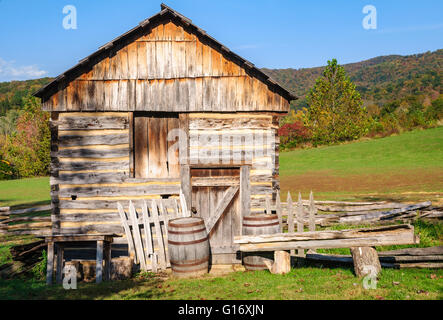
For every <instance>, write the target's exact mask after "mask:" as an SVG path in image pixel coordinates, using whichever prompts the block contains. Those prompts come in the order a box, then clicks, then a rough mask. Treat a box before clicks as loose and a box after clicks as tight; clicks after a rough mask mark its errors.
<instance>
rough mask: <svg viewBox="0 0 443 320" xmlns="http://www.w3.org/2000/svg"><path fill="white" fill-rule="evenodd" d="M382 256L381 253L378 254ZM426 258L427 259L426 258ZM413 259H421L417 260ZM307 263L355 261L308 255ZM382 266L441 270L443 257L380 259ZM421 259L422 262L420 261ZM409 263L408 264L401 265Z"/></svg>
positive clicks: (333, 256) (329, 256) (326, 255)
mask: <svg viewBox="0 0 443 320" xmlns="http://www.w3.org/2000/svg"><path fill="white" fill-rule="evenodd" d="M378 254H379V255H380V252H378ZM424 257H426V258H424ZM411 258H419V259H417V260H414V259H411ZM305 259H306V260H307V261H312V262H318V263H330V264H353V263H354V261H353V259H352V256H351V255H328V254H313V253H308V254H306V257H305ZM379 259H380V263H381V266H382V267H384V268H441V267H443V263H442V262H435V261H443V256H423V258H421V257H408V256H403V257H380V258H379ZM420 259H421V260H420ZM399 262H407V263H399Z"/></svg>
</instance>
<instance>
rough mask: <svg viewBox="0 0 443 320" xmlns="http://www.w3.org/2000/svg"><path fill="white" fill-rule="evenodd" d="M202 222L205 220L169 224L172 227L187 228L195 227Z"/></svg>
mask: <svg viewBox="0 0 443 320" xmlns="http://www.w3.org/2000/svg"><path fill="white" fill-rule="evenodd" d="M202 224H203V225H204V224H205V222H204V221H203V220H202V221H198V222H192V223H184V224H175V223H171V222H169V226H170V227H173V228H189V227H196V226H199V225H202Z"/></svg>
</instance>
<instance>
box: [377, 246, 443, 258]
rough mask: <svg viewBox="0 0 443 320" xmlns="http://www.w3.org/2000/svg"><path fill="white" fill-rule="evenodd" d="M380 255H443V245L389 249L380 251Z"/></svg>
mask: <svg viewBox="0 0 443 320" xmlns="http://www.w3.org/2000/svg"><path fill="white" fill-rule="evenodd" d="M378 255H379V256H404V255H408V256H421V255H423V256H427V255H443V246H438V247H427V248H406V249H398V250H389V251H382V252H379V254H378Z"/></svg>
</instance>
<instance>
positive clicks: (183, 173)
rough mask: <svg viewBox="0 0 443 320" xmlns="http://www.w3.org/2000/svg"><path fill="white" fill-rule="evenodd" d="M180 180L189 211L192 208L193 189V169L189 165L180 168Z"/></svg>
mask: <svg viewBox="0 0 443 320" xmlns="http://www.w3.org/2000/svg"><path fill="white" fill-rule="evenodd" d="M180 179H181V184H180V187H181V193H182V194H183V195H184V197H185V200H186V207H187V208H188V209H190V208H191V206H192V202H191V201H192V198H191V195H192V187H191V169H190V167H189V165H187V164H185V165H181V166H180Z"/></svg>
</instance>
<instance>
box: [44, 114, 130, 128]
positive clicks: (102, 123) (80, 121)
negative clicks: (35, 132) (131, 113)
mask: <svg viewBox="0 0 443 320" xmlns="http://www.w3.org/2000/svg"><path fill="white" fill-rule="evenodd" d="M51 123H52V124H53V125H55V126H58V130H60V131H63V130H74V129H79V130H82V129H83V130H84V129H90V130H98V129H128V128H129V119H128V116H127V114H126V116H119V117H115V116H112V117H108V116H97V117H81V116H75V117H72V116H71V117H69V116H66V117H63V118H62V119H61V120H56V121H51Z"/></svg>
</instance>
